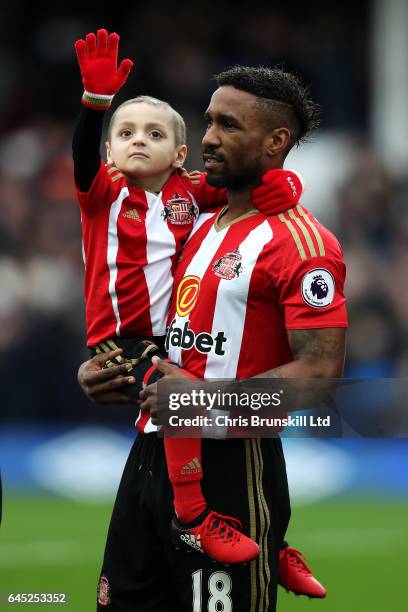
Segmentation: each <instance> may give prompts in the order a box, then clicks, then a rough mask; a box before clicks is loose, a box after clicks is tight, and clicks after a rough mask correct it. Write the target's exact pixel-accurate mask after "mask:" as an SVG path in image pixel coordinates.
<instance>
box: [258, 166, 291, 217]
mask: <svg viewBox="0 0 408 612" xmlns="http://www.w3.org/2000/svg"><path fill="white" fill-rule="evenodd" d="M302 191H303V184H302V180H301V178H300V176H299V175H298V174H296V172H294V171H293V170H284V169H283V168H274V169H273V170H268V172H265V174H264V175H263V177H262V185H260V186H259V187H255V189H252V191H251V202H252V204H253V205H254V206H255V208H257V209H258V210H259V211H260V212H261V213H263V214H264V215H276V214H277V213H279V212H285V210H288V208H293V206H296V204H297V203H298V202H299V200H300V196H301V195H302Z"/></svg>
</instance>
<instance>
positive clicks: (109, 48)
mask: <svg viewBox="0 0 408 612" xmlns="http://www.w3.org/2000/svg"><path fill="white" fill-rule="evenodd" d="M119 38H120V37H119V35H118V34H116V32H113V33H112V34H109V35H108V32H107V31H106V30H98V31H97V33H96V36H95V34H94V33H93V32H91V33H90V34H87V35H86V37H85V40H83V39H82V38H81V39H79V40H77V41H76V42H75V51H76V54H77V58H78V63H79V67H80V69H81V75H82V82H83V84H84V89H85V91H84V94H83V96H82V103H83V104H84V105H85V106H89V107H91V108H95V109H97V110H106V109H108V108H109V107H110V105H111V103H112V99H113V96H114V95H115V94H116V93H117V92H118V91H119V89H120V88H121V87H122V85H123V84H124V83H125V81H126V79H127V77H128V75H129V72H130V70H131V68H132V66H133V62H132V60H130V59H125V60H122V62H121V64H120V66H119V68H118V67H117V66H118V46H119Z"/></svg>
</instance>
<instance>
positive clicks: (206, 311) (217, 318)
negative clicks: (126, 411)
mask: <svg viewBox="0 0 408 612" xmlns="http://www.w3.org/2000/svg"><path fill="white" fill-rule="evenodd" d="M217 83H218V85H219V87H218V89H217V90H216V91H215V93H214V94H213V96H212V98H211V103H210V106H209V108H208V109H207V112H206V119H207V123H208V127H207V132H206V134H205V136H204V138H203V147H204V160H205V166H206V170H207V173H208V177H207V180H208V182H210V184H212V185H214V186H223V187H226V188H227V190H228V206H227V207H225V208H223V209H222V210H221V211H219V212H218V213H214V214H206V215H203V217H202V218H201V219H200V220H199V221H198V222H197V224H196V227H195V229H194V231H193V232H192V235H191V237H190V239H189V241H188V242H187V244H186V246H185V249H184V251H183V254H182V257H181V259H180V262H179V264H178V267H177V270H176V274H175V279H174V281H175V282H174V294H173V300H172V306H171V310H170V317H169V328H168V334H167V339H166V346H167V349H168V352H169V357H170V359H172V360H173V361H176V362H177V363H179V364H180V365H181V366H183V367H184V368H186V369H187V370H188V371H190V372H191V373H193V374H194V375H195V376H197V377H199V378H203V377H204V378H248V377H256V376H262V377H277V378H320V377H327V378H335V377H338V376H340V375H341V372H342V368H343V361H344V344H345V327H346V326H347V321H346V314H345V306H344V302H345V300H344V296H343V283H344V275H345V268H344V263H343V260H342V253H341V249H340V247H339V245H338V243H337V241H336V240H335V238H334V237H333V236H332V235H331V234H330V233H329V232H328V231H327V230H326V229H325V228H323V227H322V226H321V225H320V224H319V223H318V222H317V221H316V220H315V219H314V218H313V217H312V215H310V214H309V213H308V212H307V211H306V210H305V209H304V208H303V207H301V206H296V207H294V208H290V205H289V204H288V205H287V206H286V207H283V208H279V209H277V210H276V215H275V216H272V217H268V218H266V217H264V216H263V215H262V214H260V213H258V212H257V211H256V210H254V209H253V208H252V206H251V204H250V192H251V189H252V188H253V187H255V186H256V185H259V183H260V181H261V177H262V175H263V174H264V173H265V172H266V171H268V170H269V169H272V168H279V167H282V165H283V162H284V159H285V157H286V155H287V154H288V152H289V151H290V149H291V148H292V147H293V146H294V145H295V144H296V143H298V142H299V141H301V140H303V139H304V138H305V137H306V136H307V135H308V134H309V133H310V131H311V130H312V129H313V128H314V127H315V126H316V118H317V114H316V107H315V106H314V105H313V103H312V101H311V100H310V98H309V96H308V94H307V92H306V91H305V90H304V88H303V87H302V86H301V85H300V83H299V82H298V80H297V79H296V78H295V77H294V76H293V75H290V74H288V73H285V72H283V71H282V70H269V69H266V68H243V67H236V68H234V69H231V70H229V71H227V72H225V73H222V74H221V75H218V77H217ZM232 260H236V262H237V264H238V263H239V264H240V265H239V266H233V265H231V261H232ZM188 279H194V282H195V283H196V284H197V288H196V296H197V297H196V299H195V300H192V301H191V303H190V305H189V308H183V307H181V306H182V303H185V301H184V302H182V301H181V302H180V300H182V297H183V296H182V291H183V288H184V287H187V288H188ZM317 284H319V286H320V287H322V286H324V291H323V290H322V291H319V292H318V294H317V293H316V292H315V290H314V287H315V286H316V285H317ZM183 332H184V333H188V334H189V337H190V338H194V342H193V343H191V342H189V343H187V344H185V345H184V346H183V345H182V344H183V343H182V341H181V338H182V335H183ZM199 334H201V341H200V346H199V345H198V344H199V342H198V339H197V338H198V336H199ZM204 335H205V343H204V344H205V346H204V344H203V336H204ZM112 355H114V353H112V354H110V355H109V354H107V355H106V356H105V357H107V358H109V356H112ZM101 363H102V362H101ZM101 363H98V362H93V363H92V362H88V363H87V364H84V365H83V366H82V369H81V370H80V373H79V380H80V382H81V384H82V386H83V388H84V389H85V391H86V392H87V393H88V395H90V396H92V397H93V398H94V399H96V400H98V401H101V400H102V401H104V400H110V401H112V402H113V401H120V400H121V398H122V394H121V393H120V389H121V388H122V387H123V386H124V385H126V384H128V383H127V380H128V379H127V377H126V376H121V377H119V378H117V379H115V378H112V376H114V375H116V374H118V373H120V372H122V370H121V369H120V366H118V367H117V368H116V369H115V370H114V371H112V370H113V369H112V370H111V371H109V370H102V371H98V370H99V368H100V366H101ZM158 367H159V368H160V369H161V371H162V372H163V374H165V376H167V377H173V378H174V377H182V376H183V374H182V373H181V372H180V370H179V369H178V368H176V366H171V365H169V364H166V363H162V362H159V363H158ZM124 373H125V372H124V371H123V374H124ZM142 399H143V403H142V408H143V409H144V410H150V411H151V413H152V414H153V417H154V416H155V410H156V388H155V387H154V386H151V387H147V388H146V389H145V390H144V391H143V392H142ZM124 401H127V399H126V400H124ZM152 428H154V423H153V424H152ZM203 464H204V465H203V467H204V474H205V475H208V477H207V478H206V477H205V478H204V482H203V487H204V488H205V493H206V497H207V498H208V499H209V501H210V503H212V502H213V501H214V503H215V502H216V503H217V507H218V508H219V509H220V512H223V513H224V514H232V515H234V516H239V517H240V518H241V520H242V521H243V523H244V530H245V532H246V533H248V534H249V535H250V536H251V537H252V538H253V539H255V540H256V541H257V542H258V543H259V545H260V548H261V554H260V556H259V558H258V559H256V560H254V561H253V562H251V564H250V565H249V566H246V567H242V566H239V567H230V568H222V570H219V569H218V568H216V567H214V566H213V565H212V564H211V563H210V562H208V560H207V559H205V558H203V556H200V555H199V554H197V553H195V552H194V553H192V554H191V555H190V556H186V555H182V554H180V553H179V554H178V553H177V552H175V551H174V549H173V547H172V545H171V542H170V538H169V536H168V524H169V523H170V521H171V519H172V508H171V496H170V488H169V483H168V478H167V474H166V472H165V470H164V469H163V468H164V465H165V464H164V455H163V444H162V441H160V440H159V439H158V438H157V437H156V435H155V434H154V433H151V434H147V435H144V436H139V438H138V439H137V441H136V443H135V446H134V447H133V449H132V451H131V454H130V456H129V459H128V462H127V465H126V467H125V471H124V475H123V478H122V482H121V485H120V488H119V491H118V496H117V500H116V503H115V508H114V511H113V516H112V521H111V525H110V530H109V535H108V543H107V549H106V552H105V561H104V568H103V571H104V574H103V576H102V578H101V580H102V581H103V593H104V595H103V596H102V598H100V606H102V607H101V608H100V609H103V606H104V605H105V604H106V605H110V606H111V608H110V609H111V610H131V609H137V610H151V611H152V612H153V611H154V612H156V611H157V612H159V611H160V612H164V611H169V612H173V610H174V611H176V610H177V611H179V612H184V611H186V612H187V611H191V610H192V611H193V612H199V611H201V610H214V611H216V610H223V612H229V611H231V610H234V612H255V611H256V612H261V611H262V612H270V611H273V610H275V609H276V587H277V581H278V556H279V549H280V545H281V542H282V540H283V538H284V534H285V531H286V527H287V523H288V520H289V514H290V508H289V497H288V490H287V481H286V472H285V463H284V458H283V453H282V447H281V443H280V440H279V439H276V438H270V439H263V440H254V439H253V440H251V439H248V440H240V439H237V440H227V441H214V440H204V441H203ZM177 529H178V526H177V523H174V522H173V535H174V533H176V535H177ZM191 535H192V536H193V537H195V535H196V534H195V532H194V529H192V534H191ZM226 535H227V534H220V537H223V536H226ZM106 593H108V595H106ZM146 602H148V603H146ZM191 602H193V603H191Z"/></svg>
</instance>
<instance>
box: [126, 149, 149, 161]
mask: <svg viewBox="0 0 408 612" xmlns="http://www.w3.org/2000/svg"><path fill="white" fill-rule="evenodd" d="M129 157H144V158H145V159H148V158H149V156H148V155H146V153H142V151H136V152H135V153H131V154H130V155H129Z"/></svg>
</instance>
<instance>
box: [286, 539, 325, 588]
mask: <svg viewBox="0 0 408 612" xmlns="http://www.w3.org/2000/svg"><path fill="white" fill-rule="evenodd" d="M279 584H280V585H281V586H283V587H284V588H285V589H286V590H287V591H288V592H289V591H292V592H293V593H295V595H307V596H308V597H326V595H327V591H326V589H325V588H324V586H322V585H321V584H320V582H319V581H318V580H316V578H315V577H314V576H313V574H312V572H311V570H310V568H309V567H308V565H307V564H306V562H305V558H304V556H303V555H302V553H301V552H300V550H296V548H291V547H290V546H286V548H283V549H282V550H281V551H280V553H279Z"/></svg>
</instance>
